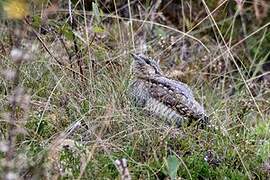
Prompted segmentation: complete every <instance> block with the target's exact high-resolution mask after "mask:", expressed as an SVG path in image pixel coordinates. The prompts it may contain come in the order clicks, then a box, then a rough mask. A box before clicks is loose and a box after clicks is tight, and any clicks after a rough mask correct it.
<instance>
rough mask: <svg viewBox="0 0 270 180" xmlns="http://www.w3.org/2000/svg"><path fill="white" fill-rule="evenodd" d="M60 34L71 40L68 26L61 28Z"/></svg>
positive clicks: (71, 32)
mask: <svg viewBox="0 0 270 180" xmlns="http://www.w3.org/2000/svg"><path fill="white" fill-rule="evenodd" d="M61 32H62V33H63V35H64V36H65V37H66V38H67V39H68V40H73V31H72V30H71V28H70V27H69V26H68V25H64V26H62V27H61Z"/></svg>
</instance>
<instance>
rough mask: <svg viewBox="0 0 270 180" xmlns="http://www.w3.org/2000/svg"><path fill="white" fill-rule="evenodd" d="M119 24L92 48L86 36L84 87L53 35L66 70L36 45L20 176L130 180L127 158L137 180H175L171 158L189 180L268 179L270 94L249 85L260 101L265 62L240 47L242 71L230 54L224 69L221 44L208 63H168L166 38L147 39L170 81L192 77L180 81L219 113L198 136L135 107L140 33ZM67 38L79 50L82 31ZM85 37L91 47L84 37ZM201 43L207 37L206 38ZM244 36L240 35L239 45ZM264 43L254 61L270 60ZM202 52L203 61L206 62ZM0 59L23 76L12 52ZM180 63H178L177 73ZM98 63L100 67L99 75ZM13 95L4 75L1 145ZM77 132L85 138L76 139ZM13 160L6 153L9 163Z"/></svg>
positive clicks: (26, 79)
mask: <svg viewBox="0 0 270 180" xmlns="http://www.w3.org/2000/svg"><path fill="white" fill-rule="evenodd" d="M82 16H83V15H82ZM103 18H104V17H103ZM109 20H110V22H109V23H105V22H104V23H103V22H102V23H101V22H100V24H98V25H99V26H100V28H102V31H101V32H96V34H95V35H93V34H89V37H90V39H89V42H88V43H89V44H87V43H86V44H85V43H84V42H83V41H82V40H80V38H79V37H76V40H77V41H78V45H79V49H80V53H81V55H82V59H83V65H84V66H83V71H84V78H85V80H83V81H82V80H81V78H80V76H79V75H78V74H73V73H72V71H70V70H69V68H70V62H69V61H68V56H67V54H66V52H65V50H64V48H63V47H62V45H61V43H60V42H59V41H57V40H56V39H57V38H56V37H55V35H54V34H53V33H48V34H46V35H41V34H40V36H41V38H42V39H43V41H44V43H45V45H46V46H48V49H49V50H50V51H51V52H52V54H54V55H55V56H56V57H57V58H58V59H60V60H61V62H64V63H65V67H63V66H62V67H61V66H58V65H57V63H56V61H55V60H54V58H52V57H51V56H50V55H48V53H47V52H46V51H45V50H44V48H43V47H42V45H41V44H40V42H39V41H37V40H33V39H32V40H31V41H30V42H31V45H38V48H37V49H36V50H35V51H34V53H33V60H32V61H31V62H28V63H26V64H23V65H22V67H21V68H20V71H21V75H20V85H22V86H23V87H24V88H25V89H26V90H29V91H27V93H28V94H30V95H31V108H30V110H29V113H28V115H27V119H26V121H25V122H24V123H21V124H20V126H21V128H22V129H24V130H25V133H24V134H23V135H18V136H17V143H16V153H15V159H20V155H25V156H26V157H27V158H25V159H24V160H23V162H25V165H24V166H23V168H21V167H20V166H18V167H16V170H17V171H19V172H23V173H22V174H25V172H28V173H29V174H34V175H36V176H37V177H44V176H49V177H54V176H56V177H58V178H60V179H77V178H79V177H80V178H81V179H90V178H97V179H116V178H119V177H120V176H119V172H118V171H117V169H116V167H115V165H114V161H115V160H116V159H121V158H126V159H127V160H128V169H129V172H130V174H131V176H132V177H133V178H134V179H164V178H166V177H169V175H170V172H169V171H168V167H167V159H168V157H171V156H172V155H174V157H176V159H177V160H176V161H177V162H178V163H179V168H178V169H177V176H178V177H181V178H184V179H265V178H266V177H267V172H265V171H264V169H263V164H264V163H265V162H267V161H269V153H270V141H269V125H270V124H269V120H270V118H269V114H270V113H269V102H268V101H267V98H269V92H267V89H266V88H265V85H264V84H263V83H262V82H255V83H254V84H255V86H256V88H257V90H253V89H252V87H251V86H250V87H249V88H250V89H251V92H253V91H255V93H253V94H250V91H249V90H248V89H247V87H246V85H245V81H246V82H248V81H249V78H251V77H256V75H253V76H249V75H248V74H249V73H250V72H249V71H250V70H252V69H254V66H255V65H256V63H255V64H254V63H250V62H247V61H245V62H244V60H245V58H246V54H245V53H244V52H243V51H242V50H239V49H238V48H236V49H234V50H235V51H233V52H234V53H235V54H237V55H238V56H237V55H235V58H236V60H237V62H238V63H239V65H240V69H239V70H237V68H236V67H235V65H234V64H233V63H232V62H233V60H232V59H231V57H226V55H227V53H225V55H224V56H223V57H222V59H221V60H218V62H224V63H225V64H226V67H225V68H224V69H223V70H220V71H215V67H214V66H215V65H216V62H215V61H213V60H214V59H215V58H216V57H217V56H218V55H220V54H221V53H223V52H224V51H225V50H224V49H220V50H219V49H218V48H217V44H218V43H217V44H214V45H213V42H212V41H214V40H213V39H209V41H206V42H204V45H205V46H207V47H209V49H210V51H211V52H210V53H209V54H208V55H209V58H208V59H207V60H206V61H200V58H199V60H196V61H191V62H189V63H185V62H183V61H181V60H180V59H177V58H179V54H177V53H179V52H178V51H179V49H177V50H176V51H172V52H169V56H167V55H165V51H163V50H164V49H161V48H160V47H159V46H158V41H159V37H158V35H159V34H158V35H157V34H154V35H156V37H155V38H152V39H151V40H149V41H147V47H148V51H149V54H151V55H152V56H153V57H154V56H158V57H159V56H161V58H162V61H161V67H162V69H163V70H164V73H165V74H169V73H171V72H177V71H181V72H182V73H183V74H180V75H179V76H178V75H177V76H174V78H175V79H178V80H183V81H185V82H186V83H187V84H189V85H190V86H191V87H192V89H193V90H194V93H195V96H196V99H197V100H198V101H199V102H203V104H204V106H205V108H206V111H207V113H208V114H209V115H210V126H209V127H207V128H205V129H198V128H197V127H196V125H192V126H190V127H183V128H180V129H177V128H174V127H170V126H168V125H167V124H166V123H165V122H164V121H162V120H161V119H157V118H154V117H150V116H149V115H148V114H146V113H144V112H142V110H141V109H140V108H136V107H134V105H133V104H132V103H131V102H130V101H129V98H128V94H127V89H128V85H129V81H130V79H131V78H132V77H131V75H130V64H131V61H132V60H131V57H130V56H129V53H130V52H134V48H133V47H132V46H133V42H132V40H131V39H132V38H130V37H131V35H132V33H131V31H130V29H131V27H130V25H127V24H126V22H122V21H120V23H119V25H118V22H117V20H118V19H113V18H109ZM119 20H121V19H119ZM52 21H54V20H52ZM55 21H57V20H55ZM95 21H96V20H95ZM58 23H59V24H60V25H57V26H59V27H58V28H61V25H63V26H64V24H65V23H64V22H62V21H60V22H58ZM80 23H82V24H79V26H81V27H82V28H84V24H83V22H80ZM94 23H96V22H94ZM133 23H134V24H133V25H134V29H133V31H134V32H136V31H137V30H138V29H137V28H138V27H140V25H141V23H138V22H137V23H136V22H133ZM227 23H233V22H230V21H229V22H226V24H225V25H224V26H226V27H227V26H229V25H230V24H227ZM211 25H212V24H211ZM65 26H66V24H65ZM119 26H120V31H119ZM137 26H138V27H137ZM212 26H213V25H212ZM213 27H214V26H213ZM143 28H145V29H147V28H149V24H147V23H146V24H144V25H143ZM155 28H156V29H154V31H153V32H149V31H147V30H144V31H145V35H146V36H149V37H152V36H151V35H152V34H151V33H155V32H162V36H164V37H165V39H166V38H168V37H169V35H174V36H175V37H176V38H179V37H181V35H179V34H177V33H175V32H172V30H171V29H168V28H167V27H164V26H163V27H161V26H158V25H155ZM237 28H239V27H237ZM67 31H68V32H66V33H67V34H68V35H66V34H64V36H63V38H64V42H65V43H66V45H67V46H70V47H69V50H70V51H73V46H72V43H73V42H72V38H71V37H69V35H70V34H69V33H73V32H69V31H72V30H71V29H69V28H67ZM222 31H223V29H222ZM224 31H225V32H224V34H225V33H226V35H228V34H230V33H229V32H227V31H228V29H226V28H225V30H224ZM89 32H90V31H89ZM208 32H212V31H210V30H209V31H208ZM7 33H8V31H5V32H2V33H1V34H0V40H1V42H5V43H6V44H5V43H4V45H5V47H6V49H7V51H8V52H9V51H10V50H8V43H9V42H6V41H4V40H5V38H6V35H7ZM57 33H58V32H57ZM80 33H81V34H80V36H82V38H83V39H84V40H85V41H87V40H86V36H85V34H84V32H80ZM195 35H196V37H200V35H201V34H199V33H198V34H195ZM67 36H68V37H67ZM235 36H236V35H235V32H233V37H232V38H235ZM258 36H259V35H258ZM230 37H231V36H230ZM92 38H93V39H92ZM140 38H141V37H140V36H139V35H138V34H136V35H135V40H136V42H135V43H136V46H139V45H138V44H139V39H140ZM207 38H212V37H207ZM256 38H257V37H256V36H252V39H251V41H256ZM260 38H263V39H262V41H261V42H262V43H261V44H260V45H258V44H256V43H255V42H254V43H253V44H252V46H250V48H253V49H251V56H252V57H259V58H258V59H256V60H258V61H261V59H260V58H263V59H264V58H265V57H266V56H267V55H266V52H265V51H259V50H258V49H257V48H264V47H267V43H266V42H267V40H268V39H269V33H264V34H263V35H262V37H259V38H258V39H260ZM198 39H201V38H198ZM90 42H91V43H90ZM191 44H194V40H192V41H191ZM88 45H89V46H88ZM178 45H179V44H178ZM219 45H220V44H219ZM26 47H27V46H26ZM200 52H201V53H202V54H198V53H200ZM200 52H198V53H197V51H196V53H197V54H196V56H197V57H200V56H204V55H205V51H200ZM255 54H256V55H255ZM193 56H194V55H192V57H193ZM213 56H214V57H213ZM0 57H1V60H0V70H1V72H2V70H5V69H14V64H13V63H12V60H11V59H10V57H9V55H8V54H6V55H4V54H3V55H1V56H0ZM172 57H173V58H172ZM175 57H177V58H175ZM77 59H78V57H73V59H72V62H73V67H72V69H73V70H74V71H76V72H77V73H78V72H79V67H78V65H77V62H76V61H77ZM175 61H177V62H178V63H177V64H173V65H171V62H175ZM92 62H95V63H94V66H93V67H92ZM181 67H187V68H186V69H181ZM179 69H180V70H179ZM241 74H242V75H243V77H244V78H245V80H243V79H242V77H241ZM223 77H225V78H223ZM248 85H249V84H248ZM258 89H259V90H258ZM12 90H13V88H12V82H10V81H8V80H6V79H5V78H4V76H0V109H1V111H0V118H1V120H2V121H1V126H0V131H1V134H3V135H1V139H0V140H1V141H3V142H4V139H5V138H6V137H7V133H8V130H7V124H8V123H6V121H7V120H6V119H5V117H6V116H5V113H6V112H8V109H9V108H8V97H9V95H11V94H12ZM231 92H233V93H231ZM18 113H22V114H23V111H20V110H18ZM78 122H81V124H82V125H81V126H79V127H77V128H75V125H74V124H76V123H78ZM83 124H86V125H87V126H88V129H85V126H84V125H83ZM72 128H75V130H73V132H70V129H72ZM58 138H61V140H60V141H58ZM64 140H72V141H71V142H74V144H75V145H74V144H72V145H70V146H71V147H68V146H65V147H61V145H59V142H64ZM57 143H58V145H57ZM57 148H59V152H58V151H57V150H56V149H57ZM56 151H57V153H59V155H58V156H56V159H57V160H55V159H54V160H52V159H51V157H54V156H55V155H56V154H57V153H56ZM208 151H211V152H213V153H214V155H215V158H216V159H219V160H220V164H219V165H218V166H214V165H211V164H209V163H208V162H207V161H206V160H205V156H206V153H207V152H208ZM4 157H5V156H4V153H1V154H0V158H1V159H4ZM18 162H19V161H18ZM15 164H16V163H15ZM84 165H86V166H85V170H84V171H83V174H82V167H84ZM3 167H4V166H3V164H2V165H1V166H0V173H4V169H3ZM24 167H25V168H24ZM59 167H60V168H59ZM59 169H61V170H59ZM268 173H269V172H268ZM80 175H82V176H80ZM268 177H269V175H268Z"/></svg>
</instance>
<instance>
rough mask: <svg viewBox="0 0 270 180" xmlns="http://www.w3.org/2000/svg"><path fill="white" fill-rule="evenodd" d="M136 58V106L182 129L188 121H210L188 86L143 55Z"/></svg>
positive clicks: (133, 86)
mask: <svg viewBox="0 0 270 180" xmlns="http://www.w3.org/2000/svg"><path fill="white" fill-rule="evenodd" d="M133 57H134V61H133V64H132V66H131V71H132V74H133V75H134V79H133V80H132V81H131V84H130V87H129V92H130V96H131V97H132V99H133V100H134V101H135V103H136V105H138V106H140V107H143V108H144V109H145V110H147V111H149V112H151V113H153V114H155V115H157V116H159V117H162V118H166V119H167V120H169V121H170V122H172V123H173V122H174V121H175V123H176V124H178V125H181V124H182V123H183V121H184V120H187V119H189V120H190V119H195V120H202V121H206V120H207V119H208V118H207V115H206V113H205V111H204V108H203V107H202V106H201V105H200V104H199V103H198V102H197V101H196V100H195V98H194V96H193V93H192V91H191V89H190V88H189V87H188V86H187V85H186V84H184V83H182V82H179V81H176V80H172V79H169V78H167V77H165V76H164V75H162V72H161V70H160V68H159V66H158V64H157V63H156V62H154V60H152V59H150V58H147V57H145V56H143V55H133ZM146 59H147V62H145V60H146Z"/></svg>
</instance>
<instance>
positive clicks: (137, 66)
mask: <svg viewBox="0 0 270 180" xmlns="http://www.w3.org/2000/svg"><path fill="white" fill-rule="evenodd" d="M131 55H132V57H133V63H132V65H131V72H132V74H133V75H134V76H135V77H137V78H147V77H152V76H159V75H161V74H162V71H161V69H160V67H159V65H158V63H157V62H156V61H155V60H153V59H151V58H149V57H146V56H144V55H142V54H131Z"/></svg>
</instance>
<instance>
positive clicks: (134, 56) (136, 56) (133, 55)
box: [130, 53, 138, 59]
mask: <svg viewBox="0 0 270 180" xmlns="http://www.w3.org/2000/svg"><path fill="white" fill-rule="evenodd" d="M130 54H131V56H132V57H133V58H134V59H138V55H137V54H134V53H130Z"/></svg>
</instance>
